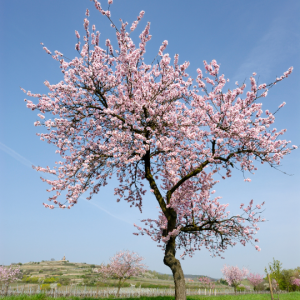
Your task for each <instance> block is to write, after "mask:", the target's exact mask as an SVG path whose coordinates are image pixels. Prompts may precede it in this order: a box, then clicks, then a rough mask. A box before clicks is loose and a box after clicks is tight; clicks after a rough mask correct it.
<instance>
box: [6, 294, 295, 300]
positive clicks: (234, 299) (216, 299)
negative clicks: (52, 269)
mask: <svg viewBox="0 0 300 300" xmlns="http://www.w3.org/2000/svg"><path fill="white" fill-rule="evenodd" d="M1 299H4V300H53V298H52V297H51V298H50V297H49V298H48V297H46V296H45V295H43V294H40V295H34V296H28V295H20V296H9V297H1ZM55 299H56V300H82V298H77V297H69V298H64V297H60V298H55ZM108 299H109V300H111V299H113V298H107V300H108ZM118 299H120V300H121V298H118ZM124 299H126V300H150V299H155V300H174V297H171V296H165V297H151V298H150V297H140V298H124ZM187 299H188V300H204V299H206V300H208V299H209V300H270V299H271V297H270V295H269V294H263V295H259V294H256V295H254V294H253V295H237V296H231V295H226V296H188V297H187ZM275 299H277V295H275ZM279 299H280V300H299V299H300V292H293V293H288V294H281V295H280V296H279ZM84 300H95V298H84ZM99 300H105V299H104V298H101V299H99Z"/></svg>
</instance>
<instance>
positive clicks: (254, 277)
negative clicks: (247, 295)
mask: <svg viewBox="0 0 300 300" xmlns="http://www.w3.org/2000/svg"><path fill="white" fill-rule="evenodd" d="M247 279H248V280H249V282H250V283H251V284H252V285H253V288H254V290H255V289H256V287H257V286H258V285H259V284H261V283H262V282H263V281H264V277H263V276H262V275H259V274H254V273H250V274H249V275H248V276H247Z"/></svg>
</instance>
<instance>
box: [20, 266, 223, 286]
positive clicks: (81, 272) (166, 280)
mask: <svg viewBox="0 0 300 300" xmlns="http://www.w3.org/2000/svg"><path fill="white" fill-rule="evenodd" d="M14 265H15V266H16V267H18V268H19V269H20V270H21V272H22V284H27V285H28V284H30V285H36V284H42V283H44V284H45V283H59V284H61V285H77V286H98V287H101V286H102V287H104V286H114V285H115V283H116V282H115V280H113V279H111V280H108V281H106V282H101V281H99V274H98V273H97V272H95V269H97V268H98V267H100V265H96V264H86V263H73V262H69V261H41V262H29V263H24V264H14ZM200 276H201V275H190V274H187V275H185V278H186V282H187V287H189V288H198V287H199V283H198V281H197V278H198V277H200ZM191 279H192V280H194V282H192V281H191ZM211 280H213V281H216V279H213V278H211ZM19 284H20V282H19ZM130 284H133V285H136V286H141V287H149V288H150V287H153V288H169V287H173V286H174V282H173V278H172V276H171V275H169V274H161V273H158V272H156V271H148V272H146V273H145V274H144V275H143V276H141V277H132V278H130V279H129V280H128V281H127V286H129V285H130ZM218 285H219V287H225V286H223V285H222V286H221V285H220V284H218Z"/></svg>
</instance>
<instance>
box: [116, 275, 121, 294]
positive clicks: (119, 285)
mask: <svg viewBox="0 0 300 300" xmlns="http://www.w3.org/2000/svg"><path fill="white" fill-rule="evenodd" d="M120 289H121V279H119V282H118V291H117V298H119V296H120Z"/></svg>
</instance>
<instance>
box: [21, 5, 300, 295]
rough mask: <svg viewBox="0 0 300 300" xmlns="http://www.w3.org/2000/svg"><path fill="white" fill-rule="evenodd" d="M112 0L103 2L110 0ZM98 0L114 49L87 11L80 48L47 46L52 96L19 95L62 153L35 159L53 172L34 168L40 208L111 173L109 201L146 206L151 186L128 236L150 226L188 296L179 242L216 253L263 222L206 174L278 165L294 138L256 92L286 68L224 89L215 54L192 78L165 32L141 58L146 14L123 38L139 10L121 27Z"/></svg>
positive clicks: (248, 237) (73, 196) (98, 184)
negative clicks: (72, 51)
mask: <svg viewBox="0 0 300 300" xmlns="http://www.w3.org/2000/svg"><path fill="white" fill-rule="evenodd" d="M112 2H113V1H112V0H109V1H108V3H109V5H110V4H112ZM94 4H95V7H96V9H97V10H98V11H100V13H101V14H102V15H104V16H106V17H107V18H108V19H109V21H110V22H111V25H112V27H113V28H114V29H115V30H116V40H117V45H118V49H116V50H114V49H113V46H112V43H111V41H110V40H109V39H107V40H106V41H105V47H104V48H101V47H100V40H99V37H100V33H99V31H96V27H95V25H93V26H92V32H90V27H89V20H88V16H89V11H88V10H87V12H86V16H87V17H86V18H85V19H84V29H85V36H84V38H83V44H82V45H81V39H80V35H79V33H78V32H77V31H76V37H77V43H76V45H75V48H76V49H77V50H78V57H75V58H74V59H73V60H71V61H69V60H68V59H66V58H65V57H64V56H63V54H62V53H60V52H58V51H55V54H53V55H52V53H51V51H50V50H48V49H47V48H46V47H44V50H45V51H46V52H47V53H48V54H50V55H52V57H53V58H54V59H55V60H57V61H59V64H60V68H61V70H62V73H63V76H64V81H60V82H59V83H57V84H54V85H51V84H50V83H49V82H48V81H45V85H46V86H47V87H48V88H49V90H50V92H49V94H48V95H41V94H33V93H31V92H29V91H28V92H26V91H25V90H23V91H24V92H26V93H27V95H28V96H32V97H35V98H38V99H39V100H38V103H37V104H34V103H33V102H32V101H29V100H27V99H25V101H27V107H28V108H30V109H32V110H38V111H39V112H40V113H39V114H38V117H39V118H40V120H39V121H36V122H35V126H45V128H46V129H47V130H48V132H46V133H41V134H39V136H40V138H41V140H44V141H47V142H48V143H52V144H54V145H55V146H56V147H57V148H58V149H57V153H58V154H60V155H61V157H62V161H58V162H57V163H56V164H57V166H55V167H54V168H53V169H50V168H49V167H46V168H43V167H40V166H37V167H35V168H36V170H38V171H41V172H45V173H50V174H53V175H57V179H54V180H49V179H45V178H42V180H43V181H45V182H46V183H48V184H49V185H50V189H49V190H48V191H49V192H54V195H52V196H50V197H49V199H48V200H49V201H51V202H52V204H51V203H50V204H46V203H44V206H45V207H47V208H50V209H53V208H55V205H56V207H59V208H62V209H64V208H69V209H70V208H72V207H73V206H74V205H75V204H76V203H78V199H79V197H80V196H81V195H82V194H83V193H85V192H88V191H89V193H90V195H89V196H88V198H87V199H91V197H92V196H93V195H94V194H98V193H99V191H100V189H101V188H103V187H104V186H106V185H107V184H108V180H109V179H111V178H112V177H113V176H116V177H117V179H118V181H119V185H118V186H116V187H115V195H116V196H117V201H118V202H119V201H120V200H121V199H123V200H125V201H127V202H128V203H129V204H130V207H137V208H138V209H139V210H142V207H143V206H142V204H143V197H144V195H145V193H146V191H147V187H149V188H150V192H151V193H153V198H154V199H155V200H156V203H158V205H159V207H160V213H159V217H158V219H156V220H152V219H145V220H142V222H143V223H144V224H145V226H143V228H142V227H140V226H137V225H135V226H136V227H137V229H138V232H137V233H135V234H136V235H139V234H147V235H149V236H150V237H151V238H152V239H153V240H154V241H155V242H157V243H158V244H159V245H158V246H160V247H162V249H163V251H164V263H165V264H166V265H167V266H168V267H170V269H171V271H172V273H173V278H174V283H175V297H176V299H177V300H178V299H185V298H186V295H185V280H184V274H183V270H182V268H181V264H180V261H179V260H178V259H177V258H176V251H177V250H178V249H182V250H183V253H182V255H181V257H182V258H184V257H185V256H186V255H189V256H192V255H193V254H194V252H195V251H196V250H200V249H202V248H207V249H208V250H209V251H210V252H211V255H212V256H221V257H223V256H222V255H223V253H224V251H225V250H226V249H227V248H228V247H232V246H234V245H236V244H237V243H241V244H242V245H244V246H245V245H246V243H248V242H250V243H252V244H253V243H257V242H258V240H257V239H254V235H255V234H256V233H257V231H258V230H259V227H258V223H259V222H262V221H264V219H262V218H261V216H260V209H261V207H262V205H263V204H264V203H262V204H257V205H256V206H255V205H254V202H253V200H251V201H250V202H249V204H248V205H244V204H243V203H242V204H241V205H240V209H241V213H240V214H237V215H230V212H229V211H227V207H228V204H221V203H220V202H219V200H220V198H221V197H214V196H212V195H213V194H214V193H215V190H213V187H214V185H215V184H216V183H217V182H218V181H217V180H215V179H214V178H213V177H214V176H216V175H217V174H220V175H221V178H223V179H226V178H227V177H231V171H232V169H233V168H239V169H240V170H241V171H242V172H243V173H245V172H254V171H255V170H256V164H255V162H260V163H262V164H264V163H266V164H269V165H270V166H272V167H275V168H276V167H277V166H278V165H279V164H280V161H281V159H282V158H283V157H284V156H285V155H286V154H289V153H290V152H291V150H292V149H294V148H297V147H296V146H293V147H289V141H286V140H281V139H280V136H281V135H282V134H284V132H285V130H277V129H276V128H272V126H273V123H274V121H275V116H274V113H271V112H270V111H269V110H265V111H263V110H262V103H259V102H258V100H259V99H263V98H264V97H266V96H267V93H268V91H269V89H270V88H272V87H273V86H274V85H276V84H277V83H279V82H280V81H282V80H283V79H285V78H286V77H288V76H289V75H290V74H291V72H292V68H289V69H288V71H286V72H285V73H284V74H283V75H282V76H280V77H277V78H276V79H275V80H274V81H273V82H271V83H270V84H265V83H263V84H260V85H257V82H256V79H255V76H256V74H255V73H253V75H252V76H251V77H250V89H249V91H246V84H245V83H243V84H239V83H238V82H236V86H235V88H234V89H228V88H227V87H226V88H225V85H226V83H227V82H228V81H229V80H227V79H226V78H225V75H224V74H220V66H219V64H218V63H217V61H216V60H213V61H212V62H211V63H207V62H206V61H204V69H205V73H206V74H207V75H206V76H205V75H204V74H203V72H202V70H201V69H200V68H198V69H197V76H196V78H194V79H193V78H191V77H190V76H189V75H188V73H187V68H188V66H189V62H187V61H185V62H183V63H179V55H178V54H176V55H175V57H174V61H173V63H171V58H170V56H169V54H168V53H165V50H166V47H167V45H168V42H167V41H164V42H163V43H162V45H161V47H160V48H159V50H158V53H155V54H154V55H153V58H155V59H154V60H153V62H152V63H147V62H145V61H144V54H145V52H146V44H147V43H148V42H149V41H150V39H151V35H150V31H149V30H150V23H148V24H147V25H146V27H145V29H144V30H143V31H142V33H141V34H140V36H139V38H140V41H139V43H138V45H135V43H134V41H133V40H132V38H131V33H132V32H133V31H134V30H135V29H136V27H137V25H138V23H139V22H140V20H141V19H142V17H143V16H144V11H141V12H140V14H139V16H138V17H137V19H136V20H135V21H134V22H133V23H132V25H131V27H130V30H128V31H127V25H128V24H127V22H123V21H121V25H120V28H118V27H117V26H116V25H115V24H114V23H113V22H112V19H111V18H112V17H111V12H110V11H109V10H104V9H103V8H102V7H101V4H100V3H99V2H98V1H97V0H94ZM284 105H285V102H283V103H282V104H280V105H279V108H278V109H280V108H282V107H283V106H284ZM45 114H46V115H45ZM48 116H50V118H49V119H46V117H48ZM52 116H56V117H55V118H54V119H51V117H52ZM245 181H250V179H248V178H245ZM145 184H146V186H145ZM64 191H67V196H66V198H67V201H66V202H65V201H63V202H60V201H58V197H59V196H60V195H61V193H62V192H64ZM249 200H250V199H249ZM154 205H157V204H154ZM253 246H255V248H256V249H257V250H258V251H259V250H260V248H259V246H258V245H253Z"/></svg>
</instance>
